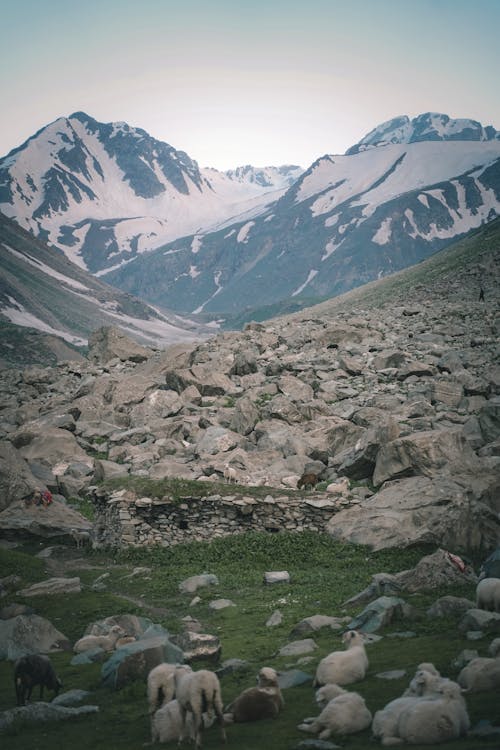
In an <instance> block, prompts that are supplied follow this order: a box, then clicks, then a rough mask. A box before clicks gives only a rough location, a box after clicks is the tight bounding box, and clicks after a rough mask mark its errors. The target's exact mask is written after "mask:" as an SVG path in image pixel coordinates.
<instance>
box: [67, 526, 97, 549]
mask: <svg viewBox="0 0 500 750" xmlns="http://www.w3.org/2000/svg"><path fill="white" fill-rule="evenodd" d="M69 533H70V536H71V538H72V539H73V541H74V542H75V544H76V547H77V549H79V548H80V547H84V546H85V545H86V544H90V543H91V541H92V534H91V533H90V531H85V530H84V529H70V532H69Z"/></svg>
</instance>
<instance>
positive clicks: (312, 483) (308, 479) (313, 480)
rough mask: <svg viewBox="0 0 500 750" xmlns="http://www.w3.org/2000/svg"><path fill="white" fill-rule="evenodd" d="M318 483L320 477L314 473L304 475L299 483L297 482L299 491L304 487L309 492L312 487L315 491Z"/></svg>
mask: <svg viewBox="0 0 500 750" xmlns="http://www.w3.org/2000/svg"><path fill="white" fill-rule="evenodd" d="M318 482H319V477H318V475H317V474H313V473H312V472H309V473H308V474H302V476H301V477H300V479H299V481H298V482H297V489H298V490H300V489H301V488H302V487H304V488H305V489H306V490H307V488H308V487H310V488H311V489H312V490H313V489H314V488H315V487H316V485H317V484H318Z"/></svg>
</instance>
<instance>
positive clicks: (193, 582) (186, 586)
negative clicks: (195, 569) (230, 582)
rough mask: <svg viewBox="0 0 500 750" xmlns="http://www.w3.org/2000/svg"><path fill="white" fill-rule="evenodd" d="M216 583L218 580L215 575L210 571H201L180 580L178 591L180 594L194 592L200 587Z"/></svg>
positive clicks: (216, 584) (217, 583)
mask: <svg viewBox="0 0 500 750" xmlns="http://www.w3.org/2000/svg"><path fill="white" fill-rule="evenodd" d="M218 585H219V580H218V578H217V576H215V575H213V574H212V573H202V574H201V575H197V576H191V577H190V578H186V579H185V580H184V581H182V583H180V584H179V591H180V592H181V593H182V594H194V592H195V591H197V590H198V589H200V588H205V587H206V586H218Z"/></svg>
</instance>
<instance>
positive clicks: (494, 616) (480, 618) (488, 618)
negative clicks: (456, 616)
mask: <svg viewBox="0 0 500 750" xmlns="http://www.w3.org/2000/svg"><path fill="white" fill-rule="evenodd" d="M458 629H459V630H460V631H461V632H462V633H466V632H468V631H470V630H480V631H482V632H484V633H500V614H499V613H498V612H486V611H485V610H484V609H469V611H468V612H466V613H465V615H464V616H463V618H462V619H461V620H460V622H459V624H458Z"/></svg>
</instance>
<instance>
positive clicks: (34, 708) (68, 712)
mask: <svg viewBox="0 0 500 750" xmlns="http://www.w3.org/2000/svg"><path fill="white" fill-rule="evenodd" d="M98 711H99V707H98V706H78V707H77V708H73V707H70V706H58V705H57V704H54V703H43V702H38V703H30V704H29V705H27V706H18V707H16V708H11V709H9V710H7V711H3V712H2V713H0V731H1V732H3V731H5V730H6V729H7V730H8V729H9V727H10V726H11V725H12V724H14V722H16V724H18V723H19V724H21V725H22V724H28V723H30V722H36V723H37V724H39V723H42V722H45V721H63V720H66V719H74V718H76V717H78V716H84V715H86V714H95V713H97V712H98Z"/></svg>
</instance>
